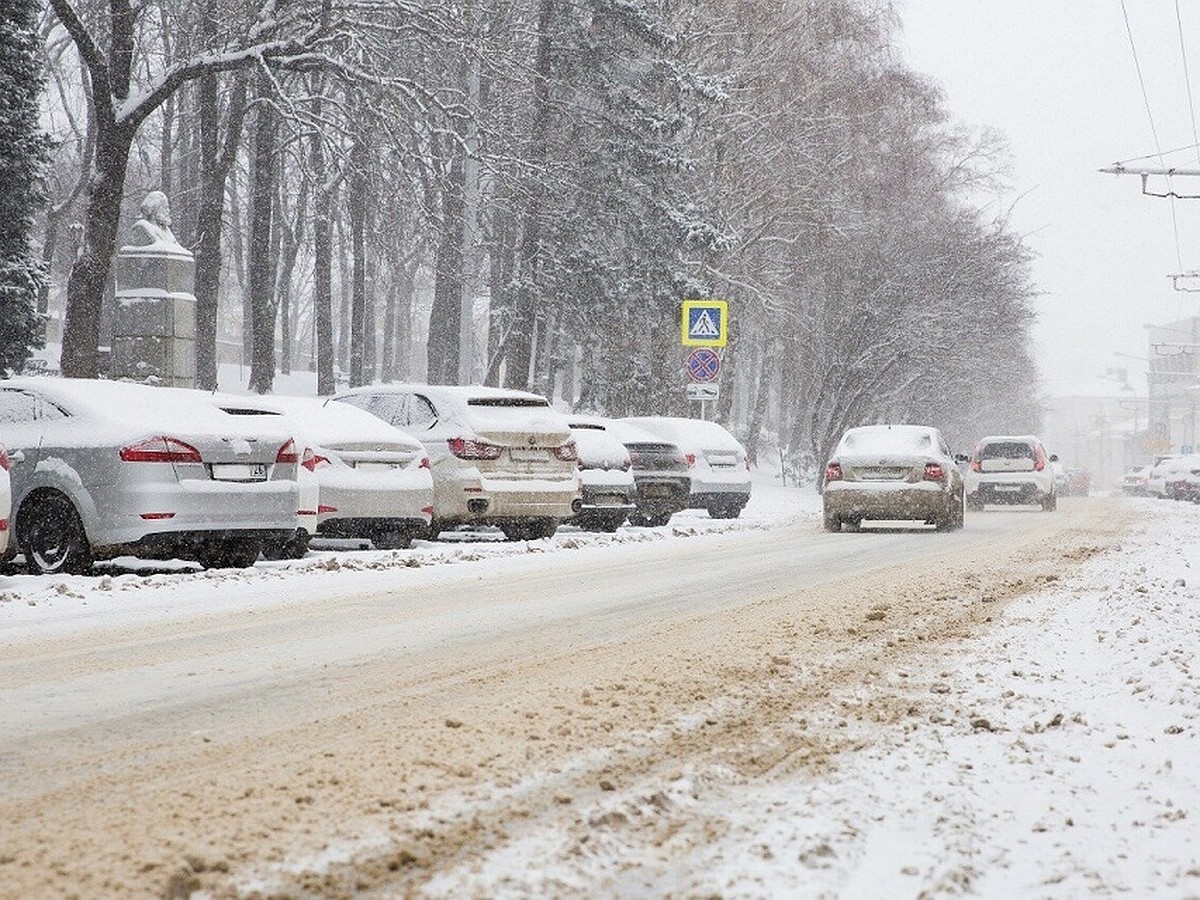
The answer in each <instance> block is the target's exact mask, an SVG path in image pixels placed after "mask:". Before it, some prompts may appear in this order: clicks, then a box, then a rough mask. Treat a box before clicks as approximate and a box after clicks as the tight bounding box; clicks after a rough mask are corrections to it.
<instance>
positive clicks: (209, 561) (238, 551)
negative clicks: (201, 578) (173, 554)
mask: <svg viewBox="0 0 1200 900" xmlns="http://www.w3.org/2000/svg"><path fill="white" fill-rule="evenodd" d="M261 552H262V541H261V540H259V539H258V538H236V537H235V538H228V537H226V538H211V539H209V540H207V541H205V542H204V543H203V544H201V545H200V548H199V549H198V550H197V551H196V562H198V563H200V565H201V566H202V567H204V568H205V569H248V568H250V567H251V566H252V565H254V562H255V560H257V559H258V554H259V553H261Z"/></svg>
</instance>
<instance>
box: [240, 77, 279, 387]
mask: <svg viewBox="0 0 1200 900" xmlns="http://www.w3.org/2000/svg"><path fill="white" fill-rule="evenodd" d="M269 90H270V84H269V82H268V81H267V80H266V79H265V78H260V80H259V92H258V96H259V101H260V102H259V104H258V106H257V109H256V112H255V127H254V143H253V145H252V147H251V167H250V185H249V192H250V239H249V258H248V260H247V263H248V265H247V271H248V274H249V282H250V283H249V290H248V295H249V300H250V303H249V307H250V321H249V325H250V347H251V352H250V390H252V391H254V392H255V393H257V394H266V393H269V392H270V390H271V387H272V385H273V384H274V382H275V292H274V287H275V269H274V267H273V265H272V259H273V256H274V254H272V252H271V230H272V229H271V213H272V208H273V206H274V204H275V163H276V146H275V145H276V139H277V136H278V132H279V118H278V116H277V115H276V113H275V110H274V107H272V106H271V104H270V103H268V102H262V101H263V100H264V98H265V97H266V96H267V93H268V91H269Z"/></svg>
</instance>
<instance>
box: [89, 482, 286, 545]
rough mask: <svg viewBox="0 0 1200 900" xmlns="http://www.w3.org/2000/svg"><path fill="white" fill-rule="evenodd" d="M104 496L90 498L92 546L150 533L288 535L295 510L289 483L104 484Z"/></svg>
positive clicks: (129, 540) (139, 538) (127, 542)
mask: <svg viewBox="0 0 1200 900" xmlns="http://www.w3.org/2000/svg"><path fill="white" fill-rule="evenodd" d="M107 493H108V496H107V497H99V496H98V497H96V498H95V499H96V506H97V510H98V511H99V510H103V509H109V510H119V511H120V512H119V514H117V515H113V516H111V517H107V518H105V517H101V516H99V515H98V517H97V522H96V528H95V531H94V532H89V534H88V537H89V539H90V540H91V542H92V543H93V544H94V545H96V546H106V545H131V544H136V543H137V542H139V541H142V540H143V539H146V538H147V537H148V536H150V535H163V534H191V535H212V534H216V533H223V532H239V533H240V532H257V531H261V532H274V531H285V532H287V533H288V534H289V535H290V534H294V533H295V531H296V525H297V513H298V512H299V509H300V507H299V489H298V486H297V484H296V482H295V481H264V482H259V483H254V484H246V483H235V482H223V481H200V480H195V481H192V480H184V481H178V482H175V481H171V482H166V481H163V482H146V483H141V484H133V485H128V486H126V487H125V488H124V489H122V488H119V487H112V486H110V488H109V491H108V492H107Z"/></svg>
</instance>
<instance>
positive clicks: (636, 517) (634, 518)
mask: <svg viewBox="0 0 1200 900" xmlns="http://www.w3.org/2000/svg"><path fill="white" fill-rule="evenodd" d="M629 524H630V525H635V526H637V527H638V528H645V527H646V526H647V525H649V524H650V520H649V519H648V518H647V517H646V516H645V515H643V514H642V513H640V512H631V513H630V514H629Z"/></svg>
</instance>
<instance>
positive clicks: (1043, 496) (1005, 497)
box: [965, 434, 1058, 512]
mask: <svg viewBox="0 0 1200 900" xmlns="http://www.w3.org/2000/svg"><path fill="white" fill-rule="evenodd" d="M1056 462H1058V457H1054V456H1047V455H1046V449H1045V447H1043V446H1042V442H1041V440H1040V439H1039V438H1037V437H1035V436H1034V435H1031V434H1016V435H989V436H988V437H985V438H983V439H982V440H980V441H979V443H978V444H976V445H975V452H974V453H972V454H971V468H970V469H968V470H967V472H966V476H965V477H966V485H967V507H968V508H970V509H983V507H984V505H985V504H988V503H1002V504H1017V503H1026V504H1040V505H1041V507H1042V509H1044V510H1046V511H1047V512H1049V511H1051V510H1053V509H1055V507H1057V505H1058V487H1057V485H1056V484H1055V478H1054V466H1053V463H1056Z"/></svg>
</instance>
